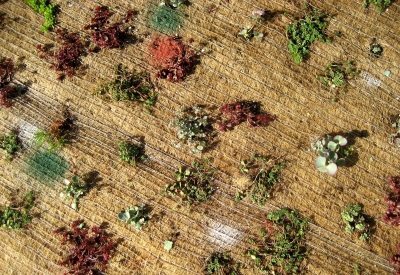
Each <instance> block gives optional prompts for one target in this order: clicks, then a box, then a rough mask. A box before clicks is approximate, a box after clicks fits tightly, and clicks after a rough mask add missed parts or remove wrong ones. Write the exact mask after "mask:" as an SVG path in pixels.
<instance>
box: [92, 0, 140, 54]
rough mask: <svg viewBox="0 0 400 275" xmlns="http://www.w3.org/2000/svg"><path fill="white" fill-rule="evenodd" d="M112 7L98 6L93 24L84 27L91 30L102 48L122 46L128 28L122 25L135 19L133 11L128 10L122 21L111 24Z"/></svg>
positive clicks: (93, 37) (96, 42) (94, 40)
mask: <svg viewBox="0 0 400 275" xmlns="http://www.w3.org/2000/svg"><path fill="white" fill-rule="evenodd" d="M111 15H112V14H111V12H110V9H109V8H108V7H106V6H98V7H96V9H95V14H94V17H93V18H92V19H91V22H92V23H91V24H89V25H86V26H85V27H84V29H85V30H91V32H90V35H91V37H92V40H93V42H94V43H95V44H96V46H97V47H100V48H102V49H106V48H109V49H112V48H121V47H122V46H123V40H124V39H125V38H126V30H125V29H124V27H123V26H122V24H123V23H128V22H129V21H131V20H133V11H131V10H130V11H128V13H127V15H126V17H125V19H123V21H122V22H117V23H112V24H110V22H109V18H110V17H111Z"/></svg>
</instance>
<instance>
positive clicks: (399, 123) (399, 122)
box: [389, 115, 400, 148]
mask: <svg viewBox="0 0 400 275" xmlns="http://www.w3.org/2000/svg"><path fill="white" fill-rule="evenodd" d="M391 126H392V128H395V129H396V133H394V134H391V135H390V138H389V143H390V144H395V145H396V146H397V148H400V115H396V116H395V121H394V122H392V124H391Z"/></svg>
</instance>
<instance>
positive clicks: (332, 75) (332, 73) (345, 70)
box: [316, 61, 359, 93]
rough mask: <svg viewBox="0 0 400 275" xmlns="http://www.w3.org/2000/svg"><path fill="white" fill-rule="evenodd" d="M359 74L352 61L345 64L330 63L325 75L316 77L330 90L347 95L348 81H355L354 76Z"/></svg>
mask: <svg viewBox="0 0 400 275" xmlns="http://www.w3.org/2000/svg"><path fill="white" fill-rule="evenodd" d="M358 74H359V71H358V70H357V69H356V68H354V65H353V64H352V63H351V62H350V61H347V62H346V63H345V64H341V63H329V64H328V65H326V67H325V69H324V73H323V74H322V75H317V76H316V77H317V79H318V80H319V81H321V83H322V84H324V85H325V86H327V87H329V88H330V89H334V90H336V91H338V92H341V93H345V92H346V90H347V86H348V83H347V82H348V80H350V79H353V78H354V76H357V75H358Z"/></svg>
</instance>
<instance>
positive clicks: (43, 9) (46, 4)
mask: <svg viewBox="0 0 400 275" xmlns="http://www.w3.org/2000/svg"><path fill="white" fill-rule="evenodd" d="M24 1H25V2H26V3H27V4H28V5H29V6H30V7H31V8H32V9H33V10H34V11H36V12H38V13H40V14H41V15H43V16H44V19H45V22H44V25H43V27H42V31H44V32H48V31H50V30H51V29H52V28H53V27H54V24H55V20H56V5H54V4H50V1H49V0H24Z"/></svg>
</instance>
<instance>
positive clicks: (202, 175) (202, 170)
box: [162, 159, 214, 206]
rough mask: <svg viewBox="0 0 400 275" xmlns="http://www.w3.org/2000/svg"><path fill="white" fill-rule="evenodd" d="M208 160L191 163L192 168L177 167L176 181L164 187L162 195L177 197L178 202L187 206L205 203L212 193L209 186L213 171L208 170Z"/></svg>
mask: <svg viewBox="0 0 400 275" xmlns="http://www.w3.org/2000/svg"><path fill="white" fill-rule="evenodd" d="M208 166H209V159H203V160H201V161H197V160H195V161H193V163H192V168H191V169H190V168H188V169H184V168H182V167H179V169H178V171H176V172H175V173H174V174H175V176H176V180H175V181H174V182H173V183H172V184H168V185H166V187H165V189H164V190H162V193H164V192H165V193H167V194H169V195H172V196H179V197H180V202H181V203H183V202H186V203H187V205H188V206H190V205H191V204H193V203H195V202H206V201H207V200H209V198H210V196H211V195H212V194H213V193H214V188H213V187H212V186H211V180H212V176H213V174H214V170H209V168H208Z"/></svg>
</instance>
